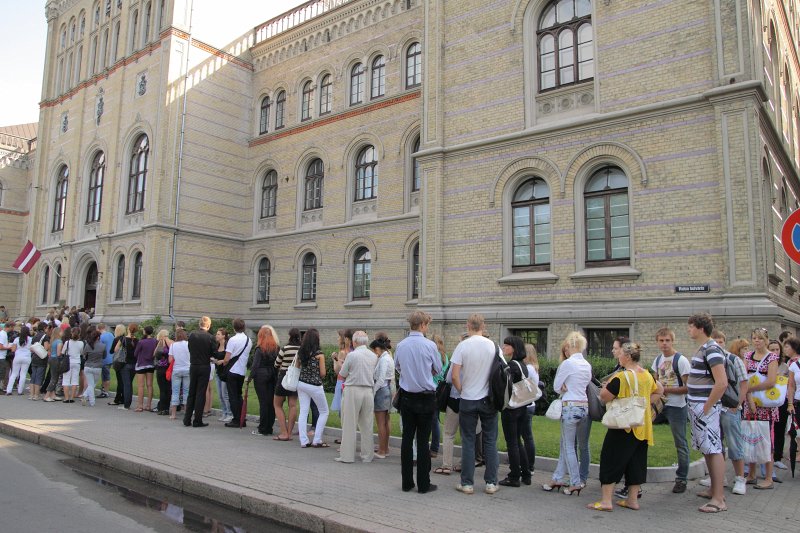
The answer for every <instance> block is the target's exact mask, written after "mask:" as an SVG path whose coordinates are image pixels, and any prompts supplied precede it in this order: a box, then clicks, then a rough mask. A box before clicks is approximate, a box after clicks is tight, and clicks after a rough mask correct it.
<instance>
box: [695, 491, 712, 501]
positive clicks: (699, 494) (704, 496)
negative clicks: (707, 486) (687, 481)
mask: <svg viewBox="0 0 800 533" xmlns="http://www.w3.org/2000/svg"><path fill="white" fill-rule="evenodd" d="M697 495H698V496H699V497H700V498H705V499H706V500H710V499H711V493H709V492H698V493H697Z"/></svg>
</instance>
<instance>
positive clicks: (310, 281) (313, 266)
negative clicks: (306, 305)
mask: <svg viewBox="0 0 800 533" xmlns="http://www.w3.org/2000/svg"><path fill="white" fill-rule="evenodd" d="M300 299H301V300H302V301H304V302H313V301H315V300H316V299H317V257H316V256H315V255H314V254H312V253H307V254H306V255H305V257H303V279H302V293H301V295H300Z"/></svg>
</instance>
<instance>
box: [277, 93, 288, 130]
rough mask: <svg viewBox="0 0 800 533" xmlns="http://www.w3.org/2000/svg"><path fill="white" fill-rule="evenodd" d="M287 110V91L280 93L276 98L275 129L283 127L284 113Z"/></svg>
mask: <svg viewBox="0 0 800 533" xmlns="http://www.w3.org/2000/svg"><path fill="white" fill-rule="evenodd" d="M285 111H286V91H281V92H279V93H278V98H277V99H276V100H275V129H276V130H278V129H281V128H282V127H283V119H284V113H285Z"/></svg>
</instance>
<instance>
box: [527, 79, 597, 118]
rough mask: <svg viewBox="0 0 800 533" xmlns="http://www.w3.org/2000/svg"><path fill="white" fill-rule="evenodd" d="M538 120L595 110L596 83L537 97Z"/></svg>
mask: <svg viewBox="0 0 800 533" xmlns="http://www.w3.org/2000/svg"><path fill="white" fill-rule="evenodd" d="M536 110H537V111H536V121H537V122H546V121H550V120H558V119H562V118H565V117H569V116H573V115H578V114H582V113H586V112H591V111H593V110H594V84H591V83H590V84H582V85H579V86H577V87H569V88H566V89H559V90H557V91H553V92H552V93H544V94H541V95H538V96H537V97H536Z"/></svg>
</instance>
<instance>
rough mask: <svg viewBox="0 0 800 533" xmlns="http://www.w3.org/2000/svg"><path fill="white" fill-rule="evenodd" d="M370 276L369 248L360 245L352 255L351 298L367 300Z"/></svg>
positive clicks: (370, 260) (370, 258) (370, 259)
mask: <svg viewBox="0 0 800 533" xmlns="http://www.w3.org/2000/svg"><path fill="white" fill-rule="evenodd" d="M371 277H372V256H371V255H370V253H369V249H367V248H364V247H361V248H359V249H358V250H356V253H355V255H354V256H353V300H369V287H370V279H371Z"/></svg>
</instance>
